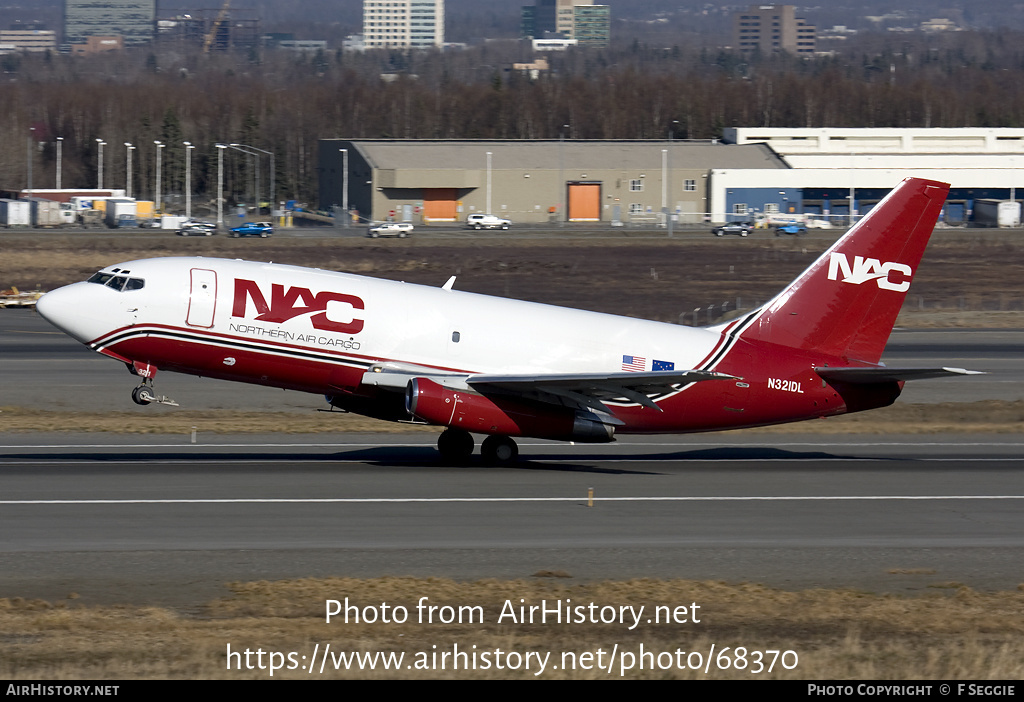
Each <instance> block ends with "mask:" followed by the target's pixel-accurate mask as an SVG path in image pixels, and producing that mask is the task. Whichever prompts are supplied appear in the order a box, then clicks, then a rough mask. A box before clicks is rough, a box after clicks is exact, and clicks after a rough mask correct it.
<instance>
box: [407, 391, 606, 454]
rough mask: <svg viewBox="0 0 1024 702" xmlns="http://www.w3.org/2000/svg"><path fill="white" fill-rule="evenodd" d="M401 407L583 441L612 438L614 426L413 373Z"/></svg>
mask: <svg viewBox="0 0 1024 702" xmlns="http://www.w3.org/2000/svg"><path fill="white" fill-rule="evenodd" d="M405 408H406V409H407V410H408V411H409V414H411V415H412V416H414V417H418V418H419V419H422V420H424V421H427V422H430V423H431V424H438V425H441V426H448V427H458V428H459V429H465V430H466V431H470V432H476V433H479V434H502V435H505V436H532V437H535V438H538V439H558V440H561V441H580V442H586V443H606V442H609V441H613V440H614V439H613V437H614V434H615V427H614V426H612V425H610V424H606V423H604V422H602V421H601V419H600V418H599V417H598V416H597V415H594V414H591V413H588V412H581V411H578V410H575V409H571V408H569V407H554V406H551V405H548V404H535V403H531V402H525V401H522V400H519V399H514V398H511V397H508V398H506V397H500V396H499V397H494V398H490V397H484V396H483V395H478V394H476V393H474V392H469V391H466V390H453V389H451V388H447V387H444V386H443V385H441V384H439V383H436V382H434V381H433V380H430V379H429V378H413V379H412V380H410V381H409V384H408V385H407V386H406V389H405Z"/></svg>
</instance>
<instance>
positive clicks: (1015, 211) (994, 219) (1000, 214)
mask: <svg viewBox="0 0 1024 702" xmlns="http://www.w3.org/2000/svg"><path fill="white" fill-rule="evenodd" d="M974 223H975V224H976V225H977V226H979V227H1018V226H1020V201H1013V200H987V199H986V200H981V199H979V200H975V201H974Z"/></svg>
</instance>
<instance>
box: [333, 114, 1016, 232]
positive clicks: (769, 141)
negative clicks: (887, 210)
mask: <svg viewBox="0 0 1024 702" xmlns="http://www.w3.org/2000/svg"><path fill="white" fill-rule="evenodd" d="M723 137H724V138H723V140H722V143H718V142H693V141H686V142H682V141H673V142H668V141H578V140H564V141H561V140H532V141H531V140H524V141H474V140H453V141H443V140H437V141H433V140H423V141H419V140H344V139H324V140H321V142H320V207H321V208H322V209H331V208H335V207H340V206H342V205H343V204H344V203H346V202H347V203H348V205H349V206H350V207H351V208H354V209H355V210H357V211H358V213H359V215H360V217H361V218H362V219H372V220H388V219H390V220H396V221H409V222H418V223H429V222H453V221H459V222H461V221H465V219H466V217H467V216H468V215H470V214H473V213H485V214H495V215H500V216H502V217H505V218H507V219H511V220H512V221H513V222H523V223H531V222H532V223H543V222H601V223H606V224H608V225H610V226H616V225H620V224H621V225H624V226H626V225H635V226H644V225H654V226H663V225H664V224H665V223H666V219H665V216H666V214H665V213H666V212H670V213H673V214H674V221H675V222H678V223H679V224H681V225H686V224H691V225H692V224H699V223H702V222H714V223H719V222H727V221H735V220H755V219H767V220H768V221H771V220H773V219H775V220H786V219H802V220H807V221H811V222H814V223H816V224H818V225H820V226H826V225H831V226H845V225H847V224H848V223H849V221H850V217H851V215H852V216H854V217H859V216H863V215H864V214H865V213H867V212H868V211H869V210H870V209H871V208H872V207H873V206H874V205H875V204H876V203H877V202H878V201H879V200H881V199H882V198H883V197H884V196H885V194H886V193H888V192H889V190H891V189H892V188H893V187H895V186H896V185H897V184H898V183H899V182H900V181H901V180H903V179H904V178H907V177H912V176H913V177H922V178H931V179H934V180H939V181H943V182H947V183H950V184H951V185H952V189H951V191H950V195H949V199H948V200H947V202H946V207H945V210H944V212H943V216H942V222H943V224H944V225H950V226H956V225H960V224H965V223H968V222H971V223H987V220H990V219H993V217H992V215H991V213H992V212H994V211H995V210H994V209H993V203H999V202H1005V201H1007V200H1013V201H1017V200H1018V197H1017V193H1022V194H1024V129H1017V128H980V127H979V128H958V129H935V128H933V129H925V128H891V129H890V128H880V129H840V128H807V129H804V128H756V127H744V128H734V129H726V130H724V134H723ZM346 158H347V162H348V172H347V174H346V172H345V168H344V164H345V162H346V161H345V159H346ZM346 185H347V189H348V191H347V198H346V197H345V186H346ZM990 223H991V224H994V223H995V222H994V221H992V222H990Z"/></svg>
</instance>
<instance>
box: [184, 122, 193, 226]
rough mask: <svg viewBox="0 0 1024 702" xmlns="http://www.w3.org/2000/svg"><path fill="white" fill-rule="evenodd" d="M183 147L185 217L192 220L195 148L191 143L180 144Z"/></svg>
mask: <svg viewBox="0 0 1024 702" xmlns="http://www.w3.org/2000/svg"><path fill="white" fill-rule="evenodd" d="M181 143H182V144H184V145H185V217H187V218H188V219H192V149H194V148H196V147H194V146H193V145H192V143H191V142H188V141H183V142H181Z"/></svg>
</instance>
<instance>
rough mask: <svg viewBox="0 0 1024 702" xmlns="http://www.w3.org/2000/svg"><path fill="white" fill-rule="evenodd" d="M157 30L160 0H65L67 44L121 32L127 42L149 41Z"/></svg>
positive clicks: (125, 42)
mask: <svg viewBox="0 0 1024 702" xmlns="http://www.w3.org/2000/svg"><path fill="white" fill-rule="evenodd" d="M155 32H156V0H64V44H65V45H70V44H85V43H87V40H88V38H89V37H91V36H104V37H109V36H115V35H116V36H121V37H123V41H124V44H125V46H132V45H136V44H147V43H149V42H150V41H152V40H153V35H154V33H155Z"/></svg>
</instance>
